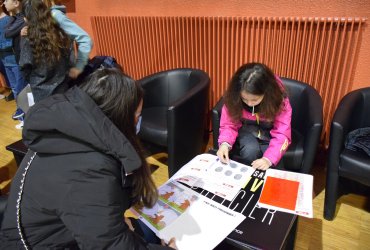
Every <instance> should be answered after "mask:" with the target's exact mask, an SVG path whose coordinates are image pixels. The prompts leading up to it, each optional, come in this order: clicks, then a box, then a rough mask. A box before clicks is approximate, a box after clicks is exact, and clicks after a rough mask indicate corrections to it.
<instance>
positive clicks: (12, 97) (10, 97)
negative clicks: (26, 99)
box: [5, 92, 14, 102]
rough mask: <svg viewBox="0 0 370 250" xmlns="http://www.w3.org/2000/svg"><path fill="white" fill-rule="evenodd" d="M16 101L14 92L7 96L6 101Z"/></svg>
mask: <svg viewBox="0 0 370 250" xmlns="http://www.w3.org/2000/svg"><path fill="white" fill-rule="evenodd" d="M13 100H14V94H13V92H10V94H9V95H8V96H5V101H7V102H10V101H13Z"/></svg>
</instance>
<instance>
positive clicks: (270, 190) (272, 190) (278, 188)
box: [259, 176, 299, 210]
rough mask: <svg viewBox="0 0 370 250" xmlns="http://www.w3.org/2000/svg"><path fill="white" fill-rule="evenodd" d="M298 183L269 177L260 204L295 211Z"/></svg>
mask: <svg viewBox="0 0 370 250" xmlns="http://www.w3.org/2000/svg"><path fill="white" fill-rule="evenodd" d="M298 187H299V182H298V181H291V180H286V179H280V178H276V177H271V176H267V178H266V181H265V185H264V187H263V190H262V193H261V197H260V200H259V202H260V203H264V204H267V205H270V206H275V207H280V208H285V209H289V210H295V206H296V202H297V196H298Z"/></svg>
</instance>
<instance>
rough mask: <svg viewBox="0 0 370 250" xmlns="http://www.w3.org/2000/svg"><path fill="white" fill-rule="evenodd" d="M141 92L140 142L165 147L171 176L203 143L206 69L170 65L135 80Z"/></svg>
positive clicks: (207, 86)
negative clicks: (170, 68) (165, 69)
mask: <svg viewBox="0 0 370 250" xmlns="http://www.w3.org/2000/svg"><path fill="white" fill-rule="evenodd" d="M139 82H140V83H141V85H142V87H143V89H144V91H145V94H144V104H143V111H142V123H141V129H140V133H139V136H140V138H141V140H142V141H143V144H144V146H145V144H148V143H149V144H151V146H152V145H157V146H159V147H162V148H164V149H166V150H167V153H168V170H169V175H170V176H172V175H173V174H174V173H176V171H177V170H178V169H180V168H181V167H182V166H183V165H184V164H185V163H187V162H188V161H190V160H191V159H192V158H193V157H194V156H196V155H197V154H200V153H202V150H203V147H204V144H205V142H204V138H205V137H204V135H205V134H204V133H205V131H206V121H207V106H208V91H209V84H210V79H209V76H208V75H207V73H205V72H204V71H202V70H197V69H188V68H181V69H173V70H168V71H163V72H159V73H155V74H152V75H150V76H147V77H145V78H142V79H140V80H139Z"/></svg>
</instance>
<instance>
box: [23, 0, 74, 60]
mask: <svg viewBox="0 0 370 250" xmlns="http://www.w3.org/2000/svg"><path fill="white" fill-rule="evenodd" d="M22 11H23V13H24V16H25V18H26V19H27V24H28V35H27V36H28V39H29V41H30V46H31V48H32V55H33V57H34V60H35V62H36V63H47V64H49V65H50V64H53V63H56V62H58V61H59V59H60V58H61V57H62V56H66V57H69V56H70V55H69V52H70V50H71V41H70V39H69V37H68V35H67V34H66V33H65V32H64V31H63V30H62V29H61V28H60V27H59V26H58V24H57V23H56V22H55V21H54V19H53V17H52V16H51V12H50V10H49V8H48V7H47V6H46V5H45V4H44V2H43V1H42V0H26V1H23V3H22Z"/></svg>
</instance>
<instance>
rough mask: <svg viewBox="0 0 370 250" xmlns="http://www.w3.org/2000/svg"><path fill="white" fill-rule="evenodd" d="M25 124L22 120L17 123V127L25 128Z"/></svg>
mask: <svg viewBox="0 0 370 250" xmlns="http://www.w3.org/2000/svg"><path fill="white" fill-rule="evenodd" d="M23 124H24V122H23V121H20V122H19V124H17V125H15V128H16V129H22V128H23Z"/></svg>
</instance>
